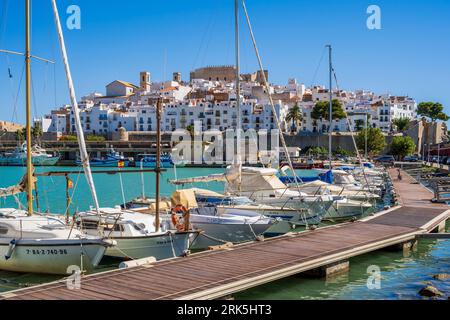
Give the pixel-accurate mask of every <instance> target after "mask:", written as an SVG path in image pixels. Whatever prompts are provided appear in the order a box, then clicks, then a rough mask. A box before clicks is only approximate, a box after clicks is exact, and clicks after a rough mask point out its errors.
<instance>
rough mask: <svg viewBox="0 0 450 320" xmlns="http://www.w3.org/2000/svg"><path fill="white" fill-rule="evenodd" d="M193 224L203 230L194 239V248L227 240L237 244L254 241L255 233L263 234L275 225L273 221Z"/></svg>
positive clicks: (218, 243) (192, 246)
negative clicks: (265, 222) (266, 222)
mask: <svg viewBox="0 0 450 320" xmlns="http://www.w3.org/2000/svg"><path fill="white" fill-rule="evenodd" d="M192 224H193V226H194V228H195V229H197V230H202V231H203V232H202V233H200V234H199V235H198V236H197V237H196V239H194V241H193V243H192V245H191V248H192V249H206V248H208V247H210V246H216V245H222V244H225V243H227V242H231V243H234V244H237V243H242V242H248V241H254V240H255V235H256V236H259V235H262V234H263V233H264V232H266V231H267V230H268V229H269V228H270V227H271V226H272V225H273V223H268V224H263V223H261V224H259V223H258V224H257V223H255V224H224V223H220V224H216V223H208V222H192Z"/></svg>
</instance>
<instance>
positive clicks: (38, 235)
mask: <svg viewBox="0 0 450 320" xmlns="http://www.w3.org/2000/svg"><path fill="white" fill-rule="evenodd" d="M112 245H113V242H111V241H105V240H102V239H101V238H99V237H90V236H85V235H83V234H82V233H81V232H80V231H78V230H76V229H72V228H70V227H68V226H66V225H65V223H64V222H63V221H61V220H59V219H57V218H55V217H51V216H41V215H34V216H28V213H27V211H24V210H18V209H9V208H4V209H0V269H1V270H7V271H14V272H30V273H45V274H61V275H62V274H72V272H73V271H75V270H76V269H75V268H74V266H76V267H78V268H80V270H82V271H91V270H93V269H94V268H95V267H96V266H97V265H98V264H99V262H100V260H101V259H102V257H103V254H104V253H105V250H106V248H107V247H110V246H112Z"/></svg>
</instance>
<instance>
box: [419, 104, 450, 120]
mask: <svg viewBox="0 0 450 320" xmlns="http://www.w3.org/2000/svg"><path fill="white" fill-rule="evenodd" d="M417 114H418V115H421V116H423V117H427V118H430V119H431V121H432V122H434V121H436V120H442V121H448V120H449V119H450V118H449V116H447V115H446V114H445V113H444V106H443V105H442V104H440V103H439V102H430V101H429V102H421V103H419V105H418V106H417Z"/></svg>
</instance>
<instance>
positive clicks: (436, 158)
mask: <svg viewBox="0 0 450 320" xmlns="http://www.w3.org/2000/svg"><path fill="white" fill-rule="evenodd" d="M428 161H429V162H434V163H437V162H438V156H432V157H431V158H430V159H429V160H428Z"/></svg>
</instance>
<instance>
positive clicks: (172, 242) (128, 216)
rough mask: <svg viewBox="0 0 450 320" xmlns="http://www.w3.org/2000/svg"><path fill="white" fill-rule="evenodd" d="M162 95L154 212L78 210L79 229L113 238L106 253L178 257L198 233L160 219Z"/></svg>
mask: <svg viewBox="0 0 450 320" xmlns="http://www.w3.org/2000/svg"><path fill="white" fill-rule="evenodd" d="M161 106H162V101H161V99H159V100H158V104H157V108H156V109H157V130H156V131H157V138H156V139H157V141H158V142H157V152H156V153H157V155H156V162H155V173H156V199H155V202H154V203H155V205H156V210H155V214H153V215H149V214H143V213H140V212H136V211H132V210H128V209H126V204H124V206H123V207H121V206H116V207H114V208H98V210H94V209H91V210H88V211H83V212H80V213H78V214H77V218H76V221H77V226H78V228H79V230H82V231H83V232H85V233H87V234H89V235H96V234H98V233H99V232H100V234H101V235H102V236H105V237H108V238H109V239H112V240H114V242H115V243H116V245H115V246H114V247H111V248H108V250H107V251H106V253H105V254H106V255H107V256H112V257H120V258H128V259H141V258H147V257H154V258H155V259H156V260H163V259H167V258H174V257H180V256H183V255H185V254H186V253H188V251H189V249H190V244H191V240H193V238H195V237H196V235H198V231H193V230H189V228H186V229H183V230H181V229H180V230H177V229H176V226H173V225H171V224H170V217H168V218H167V219H160V210H159V206H160V205H161V201H160V199H159V198H160V195H159V179H160V173H161V155H160V152H161V147H160V146H161V143H160V140H161V130H160V122H161Z"/></svg>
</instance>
